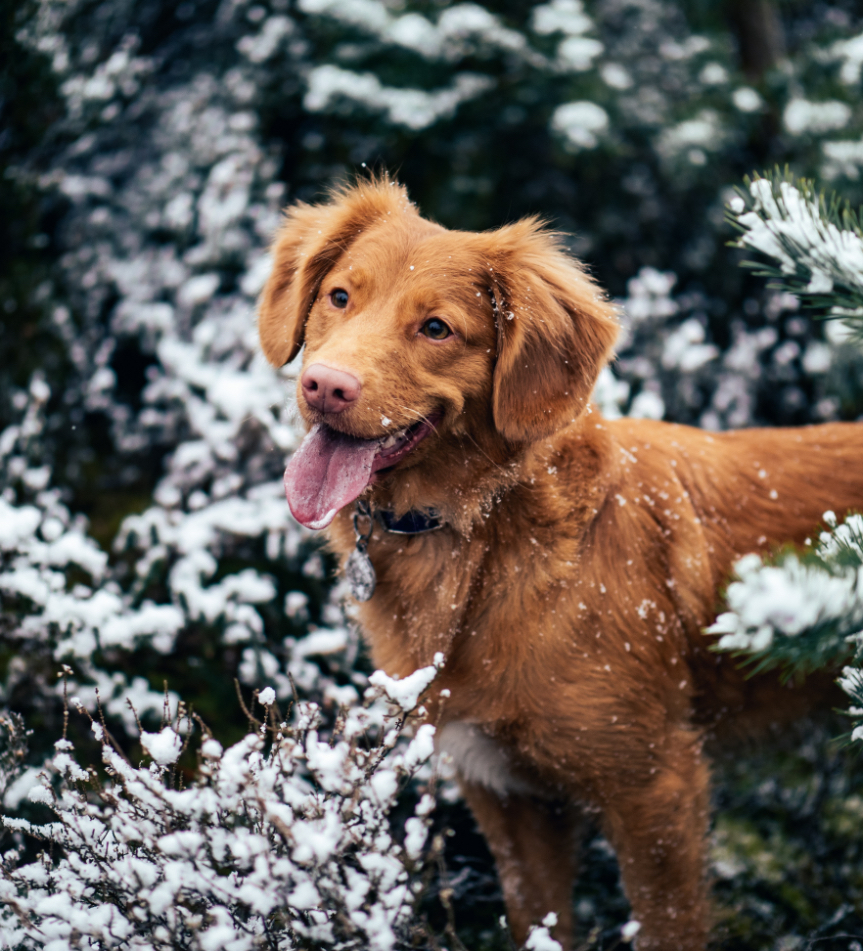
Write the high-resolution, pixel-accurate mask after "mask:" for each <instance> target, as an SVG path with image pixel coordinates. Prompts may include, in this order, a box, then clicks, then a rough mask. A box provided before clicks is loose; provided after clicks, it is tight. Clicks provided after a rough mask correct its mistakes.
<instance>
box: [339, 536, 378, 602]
mask: <svg viewBox="0 0 863 951" xmlns="http://www.w3.org/2000/svg"><path fill="white" fill-rule="evenodd" d="M345 577H346V578H347V579H348V584H349V585H350V586H351V594H352V595H353V596H354V597H355V598H356V599H357V601H368V600H369V598H370V597H371V596H372V595H373V594H374V593H375V585H376V584H377V580H378V579H377V576H376V575H375V566H374V565H373V564H372V560H371V558H369V556H368V555H367V554H366V546H365V544H363V542H357V547H356V548H355V549H354V550H353V551H352V552H351V554H350V556H349V557H348V560H347V562H346V564H345Z"/></svg>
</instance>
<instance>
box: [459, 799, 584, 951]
mask: <svg viewBox="0 0 863 951" xmlns="http://www.w3.org/2000/svg"><path fill="white" fill-rule="evenodd" d="M460 785H461V789H462V792H463V793H464V797H465V799H466V800H467V803H468V805H469V806H470V808H471V810H472V811H473V814H474V816H475V818H476V821H477V823H478V825H479V827H480V829H481V830H482V833H483V835H484V836H485V838H486V841H487V842H488V844H489V848H490V849H491V852H492V855H494V858H495V862H496V864H497V871H498V876H499V878H500V883H501V887H502V889H503V895H504V900H505V901H506V908H507V917H508V919H509V926H510V930H511V932H512V936H513V938H514V939H515V941H516V943H517V944H518V945H519V946H521V945H522V944H524V942H525V940H526V938H527V936H528V932H529V930H530V926H531V925H535V924H539V923H540V922H541V921H542V919H543V918H544V917H545V916H546V915H547V914H548V913H549V912H550V911H552V912H554V913H555V914H556V915H557V925H556V926H555V927H554V928H552V929H551V930H552V934H553V935H554V937H555V938H556V939H557V940H558V941H559V942H560V943H561V944H562V945H563V947H564V949H567V948H569V947H570V945H571V943H572V885H573V881H574V879H575V874H576V864H577V860H578V850H579V847H580V845H581V840H582V837H583V833H584V829H585V825H586V823H585V820H584V818H583V815H582V813H581V812H580V810H577V809H576V808H575V807H574V806H571V805H564V804H560V803H551V802H548V801H546V800H543V799H540V798H538V797H535V796H530V795H523V794H507V795H505V796H501V795H499V794H498V793H497V792H494V791H493V790H490V789H488V788H487V787H485V786H482V785H479V784H477V783H469V782H465V781H463V780H462V781H461V782H460Z"/></svg>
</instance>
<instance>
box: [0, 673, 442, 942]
mask: <svg viewBox="0 0 863 951" xmlns="http://www.w3.org/2000/svg"><path fill="white" fill-rule="evenodd" d="M441 660H442V659H441V658H440V657H439V658H438V659H437V660H436V663H438V664H439V663H440V662H441ZM435 672H436V668H435V667H428V668H424V669H422V670H419V671H417V672H416V673H414V674H413V675H411V677H408V678H406V679H405V680H402V681H393V680H391V679H390V678H387V677H385V676H384V675H382V674H379V675H378V676H377V678H376V683H377V684H378V686H377V687H372V688H370V689H369V691H368V693H367V700H366V702H365V703H363V704H357V705H355V706H353V707H350V708H346V709H345V710H343V712H342V713H341V714H340V715H339V717H338V718H337V719H336V720H335V723H333V721H332V719H330V722H329V723H328V724H327V725H326V729H324V726H325V725H324V718H323V716H322V711H321V709H320V708H319V707H318V706H317V705H316V704H314V703H309V702H305V701H301V702H299V703H296V704H295V705H293V709H292V710H291V711H290V712H289V713H287V714H285V715H284V717H283V715H282V713H281V712H280V708H279V705H278V703H277V701H276V693H275V691H274V690H273V689H272V688H271V687H267V688H265V689H264V690H261V691H260V692H258V691H256V692H255V694H256V697H255V699H256V700H257V702H258V703H259V704H260V705H261V707H262V708H263V715H262V718H261V720H258V719H255V717H254V710H255V709H256V708H255V707H254V705H253V710H252V711H249V719H250V729H251V732H249V734H248V735H247V736H246V737H245V738H244V739H242V740H240V741H239V742H238V743H236V744H234V745H233V746H230V747H228V748H227V749H225V748H223V746H222V744H221V743H219V741H218V740H216V739H215V738H214V737H213V736H212V734H211V733H210V732H209V730H208V728H207V727H206V726H205V725H204V724H203V721H202V720H201V719H200V718H199V717H197V716H196V715H195V714H193V713H192V712H191V711H188V710H187V709H186V708H185V706H184V705H182V704H180V705H178V706H177V707H176V708H174V709H173V711H171V710H168V716H166V717H164V718H163V720H162V724H161V728H160V729H159V730H158V732H146V731H144V732H142V733H141V735H140V742H141V746H142V748H143V750H144V752H145V754H146V755H145V759H144V761H143V762H142V763H141V764H140V765H138V766H135V765H134V764H133V763H132V762H130V761H129V759H128V758H127V757H126V756H125V755H124V754H123V752H122V750H120V749H119V748H118V747H117V746H116V744H115V743H114V742H113V741H112V739H111V737H110V735H109V734H108V732H107V730H106V728H105V725H104V720H103V719H101V718H99V719H94V718H93V717H89V719H90V723H91V726H92V731H93V733H94V734H95V738H96V740H97V741H98V743H99V745H100V747H101V752H102V771H101V772H100V770H98V769H96V768H95V767H93V766H91V767H89V768H82V766H81V765H80V764H79V763H78V762H77V761H76V758H75V756H74V747H73V744H72V743H70V742H69V741H68V740H67V739H65V738H64V739H60V740H58V741H57V743H56V744H55V752H54V755H53V756H52V757H51V759H49V760H48V761H47V762H46V764H45V767H44V769H43V770H42V773H41V774H40V777H39V780H38V781H37V782H36V783H35V784H34V785H33V786H32V787H31V788H30V791H29V796H28V798H29V800H30V801H31V802H33V803H41V804H43V805H44V806H47V807H48V808H49V809H50V810H51V811H52V813H53V819H52V820H51V821H49V822H45V823H33V822H29V821H27V820H24V819H15V818H8V817H6V818H4V819H3V824H4V825H5V826H6V828H7V829H10V830H14V831H15V832H17V833H26V834H27V835H28V836H31V837H35V838H36V839H37V840H39V842H40V843H41V844H42V846H43V847H44V851H42V852H41V854H40V855H39V856H38V857H37V858H36V860H35V861H33V862H30V863H27V864H20V863H19V860H18V856H17V854H16V852H15V850H12V851H7V852H6V853H5V855H4V856H3V857H2V864H0V940H2V943H3V947H8V948H17V949H26V948H34V949H35V948H61V947H62V948H80V949H92V948H97V947H98V948H102V949H107V948H140V949H152V948H165V949H176V948H190V949H196V948H197V949H202V951H205V949H214V948H226V949H233V951H241V949H252V948H273V949H276V948H285V949H287V948H296V947H314V948H344V949H349V948H356V949H366V948H370V949H372V951H390V949H391V948H393V947H395V946H397V945H398V946H406V945H408V944H410V936H411V933H412V932H413V931H414V930H415V929H416V928H417V927H418V926H419V925H418V920H417V919H416V916H415V914H414V911H415V905H416V903H417V902H418V901H419V899H420V897H421V894H422V892H423V878H422V874H423V872H424V865H425V862H426V859H427V851H428V850H427V847H426V839H427V834H428V828H429V826H430V821H431V820H430V818H429V817H430V814H431V812H432V810H433V808H434V798H433V796H432V795H431V794H430V793H429V792H425V793H424V794H423V795H422V796H421V798H420V799H419V800H418V802H417V804H416V806H415V808H414V810H413V814H412V815H411V816H409V817H408V818H407V819H406V821H404V822H403V823H402V824H401V828H400V829H395V830H394V829H393V827H392V823H391V821H390V812H391V810H392V808H393V805H394V803H395V800H396V796H397V794H398V792H399V790H400V789H401V788H403V787H404V785H405V784H406V783H407V782H409V781H410V779H411V778H412V777H413V776H414V775H415V774H416V773H417V770H418V769H420V768H421V767H422V766H423V765H424V764H425V763H426V762H427V761H428V759H429V757H430V755H431V753H432V748H433V735H434V727H432V726H431V725H429V724H425V725H423V726H420V727H419V728H418V729H417V730H416V732H415V735H414V736H413V739H411V740H410V741H408V740H407V739H406V738H405V737H404V736H403V735H402V728H403V726H404V723H405V718H406V716H407V714H408V713H409V712H410V711H411V710H412V709H413V708H414V707H415V706H416V703H417V699H418V696H419V694H420V693H421V692H422V690H423V689H425V688H426V687H427V686H428V684H429V683H430V682H431V680H432V679H433V677H434V675H435ZM393 698H395V700H396V701H397V702H395V703H394V702H393ZM70 702H71V704H72V705H73V706H77V707H79V708H80V709H81V710H85V709H86V708H84V707H83V705H82V704H81V701H80V700H79V699H78V698H72V700H71V701H70ZM166 702H167V701H166ZM100 712H101V711H100ZM171 713H172V714H173V715H171ZM88 716H89V714H88ZM7 732H9V731H7ZM4 755H5V754H4ZM193 757H194V758H195V759H196V761H197V763H196V765H195V766H190V765H189V763H190V761H191V760H192V758H193ZM394 831H395V832H396V835H394V834H393V833H394Z"/></svg>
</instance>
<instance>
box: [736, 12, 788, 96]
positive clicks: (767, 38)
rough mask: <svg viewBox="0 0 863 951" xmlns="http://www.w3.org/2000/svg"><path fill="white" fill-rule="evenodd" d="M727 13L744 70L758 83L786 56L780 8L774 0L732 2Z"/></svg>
mask: <svg viewBox="0 0 863 951" xmlns="http://www.w3.org/2000/svg"><path fill="white" fill-rule="evenodd" d="M726 10H727V17H728V22H729V24H730V25H731V28H732V30H733V31H734V33H735V35H736V37H737V42H738V44H739V47H740V64H741V66H742V67H743V71H744V73H746V75H747V76H748V77H749V79H751V80H753V81H754V82H757V81H758V80H759V79H761V77H762V76H763V75H764V73H765V72H767V70H768V69H770V68H771V67H772V66H775V65H776V63H777V62H778V61H779V59H780V58H781V57H782V56H783V55H784V54H785V33H784V30H783V29H782V21H781V20H780V19H779V14H778V13H777V11H776V7H775V6H774V4H773V3H772V2H771V0H728V2H727V5H726Z"/></svg>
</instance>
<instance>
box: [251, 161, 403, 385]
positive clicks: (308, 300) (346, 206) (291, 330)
mask: <svg viewBox="0 0 863 951" xmlns="http://www.w3.org/2000/svg"><path fill="white" fill-rule="evenodd" d="M395 213H410V214H416V210H415V209H414V207H413V206H412V205H411V204H410V202H409V200H408V197H407V193H406V191H405V190H404V188H403V187H401V186H400V185H397V184H396V183H395V182H392V181H390V179H389V178H387V177H386V176H382V177H381V178H377V179H368V180H365V181H362V182H360V183H358V184H356V185H353V186H348V187H344V188H340V189H336V190H334V191H333V192H332V194H331V196H330V201H329V202H328V203H326V204H322V205H307V204H305V203H303V202H298V203H297V204H295V205H292V206H291V207H290V208H288V209H287V210H286V212H285V218H284V221H283V222H282V226H281V227H280V228H279V230H278V231H277V232H276V236H275V239H274V241H273V245H272V256H273V270H272V273H271V274H270V277H269V278H268V280H267V283H266V284H265V285H264V289H263V291H262V293H261V298H260V301H259V304H258V334H259V335H260V338H261V348H262V350H263V351H264V356H265V357H266V358H267V359H268V360H269V361H270V363H272V364H273V365H274V366H283V365H284V364H285V363H289V362H290V361H291V360H293V359H294V357H295V356H296V355H297V354H298V353H299V351H300V348H301V347H302V345H303V338H304V334H305V326H306V318H307V317H308V315H309V311H310V310H311V307H312V304H314V302H315V298H316V297H317V294H318V291H319V289H320V286H321V281H323V279H324V278H325V277H326V275H327V272H328V271H329V270H330V269H331V268H332V267H333V265H334V264H335V263H336V261H337V260H338V259H339V257H340V256H341V255H342V253H343V252H345V251H346V250H347V249H348V248H349V247H350V245H351V243H352V242H353V241H354V240H355V239H356V238H357V236H358V235H359V234H361V233H362V232H363V231H364V230H365V229H366V228H368V227H369V226H370V225H371V224H373V223H374V222H375V221H376V220H378V219H380V218H382V217H384V216H386V215H387V214H395Z"/></svg>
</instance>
